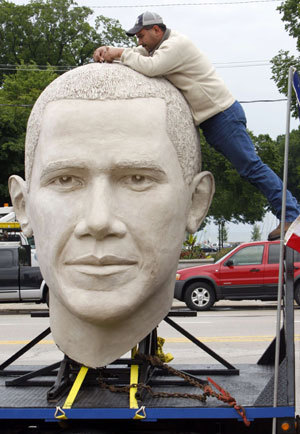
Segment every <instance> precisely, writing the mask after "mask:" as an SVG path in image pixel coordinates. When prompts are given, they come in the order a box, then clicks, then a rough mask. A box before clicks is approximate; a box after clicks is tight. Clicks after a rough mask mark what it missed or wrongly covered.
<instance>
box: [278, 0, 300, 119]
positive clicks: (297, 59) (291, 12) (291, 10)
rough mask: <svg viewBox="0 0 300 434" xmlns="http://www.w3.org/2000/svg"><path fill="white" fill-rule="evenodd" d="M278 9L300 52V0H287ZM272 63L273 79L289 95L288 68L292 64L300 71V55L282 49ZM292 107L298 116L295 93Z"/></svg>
mask: <svg viewBox="0 0 300 434" xmlns="http://www.w3.org/2000/svg"><path fill="white" fill-rule="evenodd" d="M277 9H278V11H279V12H280V13H281V14H282V18H281V19H282V21H283V22H284V23H285V24H284V26H285V29H286V31H287V32H288V33H289V35H290V36H292V38H295V39H296V46H297V50H298V52H299V53H300V7H299V0H285V1H284V2H283V3H282V4H281V5H280V6H278V8H277ZM271 63H272V74H273V75H272V79H273V80H274V81H275V83H276V85H277V87H278V90H279V92H281V93H283V94H284V95H287V91H288V89H287V88H288V70H289V67H290V66H294V67H295V68H296V69H297V70H298V71H300V55H298V56H293V55H291V54H290V53H289V52H288V51H285V50H280V51H279V53H278V54H277V55H276V56H275V57H273V59H272V60H271ZM292 98H293V100H292V107H293V116H295V117H297V116H298V115H297V108H296V98H295V95H293V97H292Z"/></svg>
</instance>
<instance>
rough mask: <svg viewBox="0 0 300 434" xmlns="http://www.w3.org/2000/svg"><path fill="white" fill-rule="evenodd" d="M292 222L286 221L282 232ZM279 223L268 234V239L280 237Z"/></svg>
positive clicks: (272, 239)
mask: <svg viewBox="0 0 300 434" xmlns="http://www.w3.org/2000/svg"><path fill="white" fill-rule="evenodd" d="M292 223H293V222H286V223H285V225H284V233H286V231H287V230H288V228H289V227H290V226H291V224H292ZM280 231H281V223H279V225H278V226H277V228H276V229H274V230H273V231H272V232H270V233H269V235H268V241H275V240H279V239H280Z"/></svg>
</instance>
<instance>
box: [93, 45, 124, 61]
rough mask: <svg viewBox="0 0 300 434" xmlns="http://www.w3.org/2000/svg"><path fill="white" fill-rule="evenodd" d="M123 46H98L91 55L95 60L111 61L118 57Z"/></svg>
mask: <svg viewBox="0 0 300 434" xmlns="http://www.w3.org/2000/svg"><path fill="white" fill-rule="evenodd" d="M123 50H124V48H116V47H107V46H103V47H98V48H97V49H96V50H95V52H94V55H93V58H94V61H95V62H100V63H103V62H108V63H111V62H113V61H114V60H116V59H120V57H121V55H122V53H123Z"/></svg>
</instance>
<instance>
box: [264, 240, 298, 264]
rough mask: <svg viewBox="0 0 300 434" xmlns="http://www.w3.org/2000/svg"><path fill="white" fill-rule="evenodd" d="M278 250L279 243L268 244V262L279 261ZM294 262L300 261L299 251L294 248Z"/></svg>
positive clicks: (275, 262) (274, 262)
mask: <svg viewBox="0 0 300 434" xmlns="http://www.w3.org/2000/svg"><path fill="white" fill-rule="evenodd" d="M279 251H280V244H270V245H269V254H268V263H269V264H278V263H279ZM294 262H300V253H299V252H297V251H296V250H294Z"/></svg>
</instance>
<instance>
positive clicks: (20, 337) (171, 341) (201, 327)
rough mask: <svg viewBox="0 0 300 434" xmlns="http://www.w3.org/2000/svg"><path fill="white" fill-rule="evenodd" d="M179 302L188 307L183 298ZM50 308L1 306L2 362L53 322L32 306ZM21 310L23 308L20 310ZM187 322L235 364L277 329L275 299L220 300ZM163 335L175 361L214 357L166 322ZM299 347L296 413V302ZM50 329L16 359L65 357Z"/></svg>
mask: <svg viewBox="0 0 300 434" xmlns="http://www.w3.org/2000/svg"><path fill="white" fill-rule="evenodd" d="M175 307H177V308H181V309H184V308H185V305H183V304H182V303H177V302H176V303H175ZM41 309H44V310H45V309H46V306H45V305H25V306H24V305H17V306H16V305H6V306H3V305H1V306H0V330H1V334H0V350H1V356H0V362H2V361H4V360H6V359H7V358H8V357H10V355H12V354H13V353H14V352H16V351H17V350H18V349H19V348H21V347H22V346H23V345H24V344H25V343H27V342H29V341H30V340H31V339H32V338H34V337H35V336H37V335H38V334H39V333H40V332H42V331H43V330H45V329H46V328H47V327H48V326H49V318H47V317H35V318H32V317H31V316H30V312H31V311H32V310H41ZM17 312H18V313H17ZM174 320H175V321H176V322H177V323H179V324H180V325H181V326H182V327H184V328H185V329H187V330H188V331H189V332H190V333H192V334H193V335H194V336H196V337H198V338H200V340H201V341H202V342H203V343H205V344H206V345H208V346H209V347H210V348H211V349H213V350H214V351H216V352H217V353H218V354H219V355H221V356H222V357H223V358H224V359H226V360H228V362H230V363H231V364H236V363H256V362H257V360H258V359H259V357H260V356H261V355H262V353H263V352H264V350H265V349H266V348H267V346H268V345H269V343H270V342H271V341H272V339H273V337H274V335H275V332H276V309H275V303H270V302H268V303H262V302H243V303H241V302H234V303H232V302H219V303H218V304H217V305H216V307H215V308H214V309H213V310H211V311H209V312H201V313H198V315H197V316H196V317H179V318H174ZM158 334H159V336H162V337H164V338H165V339H166V343H165V346H164V351H165V352H170V353H172V354H173V355H174V357H175V360H174V361H175V362H176V363H197V362H199V363H201V364H202V363H215V361H213V360H212V359H211V358H210V356H208V355H207V354H205V353H203V352H202V351H201V350H200V349H198V348H197V347H196V346H195V345H194V344H192V343H191V342H189V341H188V340H187V339H186V338H185V337H184V336H182V335H180V334H179V333H178V332H176V330H174V329H173V328H171V327H170V326H169V325H167V324H166V323H165V322H163V323H162V324H161V325H160V326H159V329H158ZM295 351H296V396H297V395H298V402H297V403H296V413H297V414H300V308H299V307H298V306H297V307H295ZM61 358H62V353H61V352H60V351H59V350H58V349H57V348H56V346H55V344H54V342H53V340H52V337H51V335H49V336H47V337H46V338H45V339H43V341H41V342H40V344H38V345H36V346H35V347H34V348H33V349H32V350H31V351H30V352H28V353H26V354H25V355H24V356H22V358H21V359H19V360H18V361H16V362H15V363H16V364H50V363H53V362H56V361H59V360H61Z"/></svg>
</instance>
